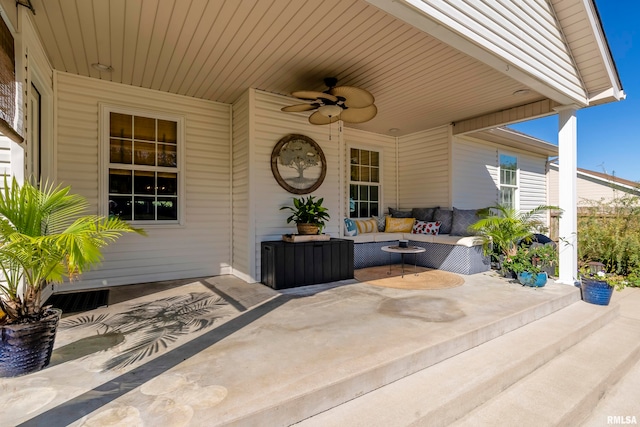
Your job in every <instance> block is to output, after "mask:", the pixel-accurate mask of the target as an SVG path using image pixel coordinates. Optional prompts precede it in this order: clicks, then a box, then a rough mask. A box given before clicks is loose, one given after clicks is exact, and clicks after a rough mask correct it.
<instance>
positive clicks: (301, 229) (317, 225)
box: [280, 196, 330, 235]
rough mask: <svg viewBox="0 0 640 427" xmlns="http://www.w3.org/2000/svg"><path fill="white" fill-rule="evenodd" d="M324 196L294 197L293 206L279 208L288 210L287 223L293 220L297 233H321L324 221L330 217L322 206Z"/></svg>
mask: <svg viewBox="0 0 640 427" xmlns="http://www.w3.org/2000/svg"><path fill="white" fill-rule="evenodd" d="M322 202H324V198H320V199H317V200H315V199H314V197H313V196H309V197H307V198H305V197H300V198H297V197H294V198H293V206H283V207H281V208H280V210H290V211H291V213H292V214H291V216H289V218H287V224H289V223H291V222H295V223H296V225H297V227H298V234H303V235H309V234H321V233H322V229H323V228H324V226H325V221H326V220H328V219H329V218H330V216H329V212H328V211H327V208H325V207H324V206H322Z"/></svg>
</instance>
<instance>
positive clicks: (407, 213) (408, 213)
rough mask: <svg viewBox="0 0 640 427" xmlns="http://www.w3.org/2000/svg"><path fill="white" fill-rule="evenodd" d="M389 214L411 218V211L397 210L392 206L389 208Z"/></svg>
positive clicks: (394, 216)
mask: <svg viewBox="0 0 640 427" xmlns="http://www.w3.org/2000/svg"><path fill="white" fill-rule="evenodd" d="M389 215H391V216H392V217H393V218H413V217H412V216H411V211H399V210H397V209H393V208H389Z"/></svg>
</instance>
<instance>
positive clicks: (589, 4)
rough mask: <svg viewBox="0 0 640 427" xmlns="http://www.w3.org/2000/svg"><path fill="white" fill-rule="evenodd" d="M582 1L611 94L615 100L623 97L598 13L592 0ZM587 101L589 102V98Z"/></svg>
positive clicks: (595, 99)
mask: <svg viewBox="0 0 640 427" xmlns="http://www.w3.org/2000/svg"><path fill="white" fill-rule="evenodd" d="M582 2H583V4H584V8H585V10H586V12H587V16H588V18H589V25H591V28H592V31H593V34H594V35H595V39H596V45H597V47H598V51H599V53H600V57H601V58H602V59H603V62H604V67H605V68H606V70H607V75H608V76H609V81H610V82H611V90H612V92H613V93H612V95H613V97H614V99H615V100H616V101H620V100H621V99H625V98H626V95H625V93H624V91H623V90H622V83H621V81H620V77H619V75H618V71H617V70H616V65H615V62H614V61H613V57H612V56H611V50H610V49H609V43H608V42H607V38H606V35H605V34H604V30H603V28H602V22H601V20H600V15H599V14H598V10H597V9H596V6H595V3H594V2H593V0H582ZM598 99H599V98H597V97H596V98H594V101H597V100H598ZM589 101H590V103H591V99H590V100H589Z"/></svg>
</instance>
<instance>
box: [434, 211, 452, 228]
mask: <svg viewBox="0 0 640 427" xmlns="http://www.w3.org/2000/svg"><path fill="white" fill-rule="evenodd" d="M433 220H434V221H440V222H441V224H440V234H449V233H451V223H452V221H453V211H452V210H449V209H436V211H435V212H434V213H433Z"/></svg>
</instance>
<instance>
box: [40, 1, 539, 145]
mask: <svg viewBox="0 0 640 427" xmlns="http://www.w3.org/2000/svg"><path fill="white" fill-rule="evenodd" d="M32 3H33V5H34V8H35V10H36V14H35V15H33V16H32V19H33V21H34V23H35V26H36V28H37V30H38V32H39V34H40V37H41V40H42V42H43V44H44V47H45V50H46V52H47V54H48V56H49V59H50V60H51V63H52V65H53V67H54V68H55V69H56V70H60V71H65V72H69V73H72V74H78V75H83V76H89V77H93V78H96V79H103V80H109V81H114V82H118V83H124V84H128V85H133V86H139V87H144V88H149V89H155V90H160V91H165V92H170V93H176V94H181V95H186V96H192V97H196V98H202V99H208V100H212V101H218V102H224V103H233V102H234V101H235V100H237V99H238V97H239V96H240V95H241V94H242V93H243V92H245V91H246V90H247V88H250V87H252V88H257V89H262V90H265V91H268V92H273V93H278V94H282V95H289V94H290V93H291V92H293V91H296V90H324V89H325V87H324V86H323V83H322V80H323V78H324V77H328V76H335V77H337V78H338V79H339V85H351V86H357V87H362V88H365V89H367V90H369V91H370V92H371V93H373V94H374V96H375V97H376V105H377V106H378V110H379V113H378V115H377V116H376V118H374V119H373V120H371V121H370V122H367V123H363V124H360V125H347V126H350V127H355V128H359V129H363V130H367V131H371V132H376V133H380V134H389V129H390V128H397V129H400V131H399V132H397V133H394V135H396V136H398V135H405V134H409V133H413V132H417V131H420V130H423V129H429V128H433V127H436V126H440V125H443V124H447V123H451V122H455V121H460V120H463V119H466V118H469V117H477V116H481V115H484V114H487V113H491V112H494V111H498V110H503V109H505V108H511V107H515V106H518V105H524V104H528V103H530V102H533V101H536V100H540V99H543V97H542V96H541V95H539V94H537V93H535V92H533V91H531V92H530V93H529V94H526V95H520V96H514V95H513V93H514V92H515V91H516V90H518V89H523V86H522V84H521V83H519V82H517V81H515V80H513V79H511V78H509V77H508V76H506V75H504V74H503V73H500V72H499V71H497V70H495V69H493V68H491V67H489V66H487V65H485V64H483V63H481V62H479V61H477V60H475V59H473V58H471V57H469V56H467V55H464V54H462V53H461V52H459V51H457V50H455V49H453V48H452V47H450V46H448V45H447V44H445V43H443V42H441V41H438V40H436V39H435V38H433V37H431V36H429V35H427V34H425V33H423V32H421V31H420V30H418V29H416V28H414V27H413V26H411V25H409V24H407V23H405V22H403V21H401V20H398V19H396V18H394V17H392V16H390V15H388V14H387V13H385V12H382V11H381V10H379V9H377V8H376V7H374V6H372V5H370V4H368V3H366V2H364V1H362V0H323V1H322V2H318V1H317V0H274V1H272V2H267V1H258V2H256V1H255V0H244V1H242V0H226V1H222V0H219V1H207V0H179V1H178V0H145V1H142V0H126V1H124V0H32ZM96 62H100V63H103V64H108V65H111V66H112V67H113V72H111V73H106V72H98V71H96V70H94V69H93V68H91V66H90V64H92V63H96ZM295 102H296V101H295V100H292V103H295ZM283 114H285V113H283ZM286 114H291V113H286ZM298 114H302V113H298Z"/></svg>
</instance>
